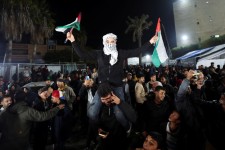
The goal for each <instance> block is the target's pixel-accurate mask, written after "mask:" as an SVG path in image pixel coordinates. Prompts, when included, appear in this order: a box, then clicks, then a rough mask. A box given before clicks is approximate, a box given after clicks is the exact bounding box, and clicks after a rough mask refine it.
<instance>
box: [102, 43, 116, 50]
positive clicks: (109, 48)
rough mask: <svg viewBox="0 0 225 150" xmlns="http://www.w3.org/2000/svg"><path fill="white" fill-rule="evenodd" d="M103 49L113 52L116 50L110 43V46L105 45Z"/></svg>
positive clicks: (114, 45)
mask: <svg viewBox="0 0 225 150" xmlns="http://www.w3.org/2000/svg"><path fill="white" fill-rule="evenodd" d="M104 49H106V50H107V51H115V50H117V49H116V44H112V43H110V44H108V43H106V44H105V45H104Z"/></svg>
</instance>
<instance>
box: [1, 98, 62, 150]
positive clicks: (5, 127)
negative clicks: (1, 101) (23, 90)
mask: <svg viewBox="0 0 225 150" xmlns="http://www.w3.org/2000/svg"><path fill="white" fill-rule="evenodd" d="M58 111H59V108H58V107H55V108H53V109H51V110H49V111H46V112H40V111H37V110H35V109H33V108H31V107H29V106H28V104H27V103H26V102H18V103H16V104H14V105H12V106H10V107H9V108H7V110H6V111H5V112H4V113H2V114H1V116H0V130H1V131H2V138H1V139H0V148H1V150H25V149H27V148H28V142H29V135H30V128H31V125H32V122H33V121H36V122H38V121H39V122H40V121H45V120H48V119H50V118H52V117H54V116H55V115H56V114H57V112H58Z"/></svg>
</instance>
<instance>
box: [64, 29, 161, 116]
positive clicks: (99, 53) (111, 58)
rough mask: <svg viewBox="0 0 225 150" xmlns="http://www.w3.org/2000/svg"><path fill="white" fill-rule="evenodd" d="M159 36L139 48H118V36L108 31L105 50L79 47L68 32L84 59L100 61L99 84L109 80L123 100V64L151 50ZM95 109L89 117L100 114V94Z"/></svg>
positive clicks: (73, 44)
mask: <svg viewBox="0 0 225 150" xmlns="http://www.w3.org/2000/svg"><path fill="white" fill-rule="evenodd" d="M157 38H158V37H157V36H154V37H152V38H151V39H150V41H149V42H148V43H146V44H145V45H143V46H142V47H140V48H137V49H130V50H121V49H120V50H118V49H117V36H116V35H115V34H113V33H108V34H106V35H104V36H103V46H104V47H103V50H95V51H94V50H92V51H85V50H82V49H80V48H79V47H78V45H77V43H76V41H75V37H74V36H73V34H72V33H70V32H68V33H67V39H68V40H69V41H70V42H71V43H72V46H73V48H74V51H75V52H76V54H77V55H78V56H79V57H81V58H84V59H88V60H95V61H97V62H98V84H101V83H104V82H108V83H110V84H111V86H112V88H113V92H114V93H115V95H117V96H118V97H119V98H120V99H121V100H122V101H124V100H125V98H124V92H123V81H122V80H123V64H124V61H125V60H126V59H127V58H129V57H138V56H139V55H140V52H141V51H142V52H143V51H146V50H148V51H149V50H151V44H154V43H155V42H156V41H157ZM93 105H94V106H95V107H92V108H93V109H92V110H90V113H89V117H90V118H92V119H94V120H95V119H96V118H97V117H98V114H99V109H100V106H101V103H100V97H99V95H98V94H97V92H96V94H95V96H94V100H93Z"/></svg>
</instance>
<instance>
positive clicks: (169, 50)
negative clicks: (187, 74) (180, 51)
mask: <svg viewBox="0 0 225 150" xmlns="http://www.w3.org/2000/svg"><path fill="white" fill-rule="evenodd" d="M160 23H161V25H162V29H163V32H164V33H165V34H164V35H165V38H166V43H167V47H168V52H169V58H170V59H172V52H171V49H170V45H169V42H168V39H167V35H166V30H165V27H164V25H163V23H162V20H161V22H160Z"/></svg>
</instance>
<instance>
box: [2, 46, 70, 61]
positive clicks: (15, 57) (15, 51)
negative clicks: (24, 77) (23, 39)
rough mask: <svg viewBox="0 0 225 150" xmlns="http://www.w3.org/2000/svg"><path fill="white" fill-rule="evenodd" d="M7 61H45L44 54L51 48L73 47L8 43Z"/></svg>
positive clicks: (66, 47) (67, 47) (68, 47)
mask: <svg viewBox="0 0 225 150" xmlns="http://www.w3.org/2000/svg"><path fill="white" fill-rule="evenodd" d="M7 47H8V48H7V53H6V56H5V63H44V62H43V59H42V58H43V56H44V55H45V53H46V52H47V51H49V50H63V49H71V46H66V45H57V44H56V43H52V42H50V43H48V44H47V45H37V44H36V45H35V44H17V43H10V42H9V43H8V46H7Z"/></svg>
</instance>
